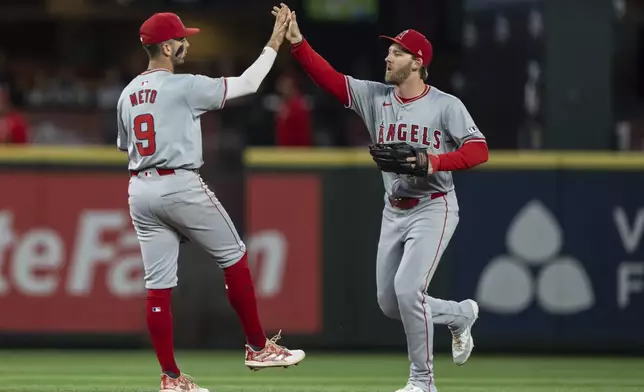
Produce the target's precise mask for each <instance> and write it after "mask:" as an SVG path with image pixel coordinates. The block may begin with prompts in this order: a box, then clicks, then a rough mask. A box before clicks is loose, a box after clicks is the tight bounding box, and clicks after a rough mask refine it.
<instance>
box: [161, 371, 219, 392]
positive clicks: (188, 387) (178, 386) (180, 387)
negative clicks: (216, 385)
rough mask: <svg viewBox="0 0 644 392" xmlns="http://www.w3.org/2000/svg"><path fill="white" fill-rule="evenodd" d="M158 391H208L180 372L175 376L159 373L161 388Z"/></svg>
mask: <svg viewBox="0 0 644 392" xmlns="http://www.w3.org/2000/svg"><path fill="white" fill-rule="evenodd" d="M159 392H210V391H208V390H207V389H206V388H201V387H200V386H199V385H197V384H195V381H194V380H193V379H192V378H191V377H190V376H188V375H187V374H181V375H180V376H179V377H177V378H172V377H170V376H168V375H167V374H162V375H161V389H160V390H159Z"/></svg>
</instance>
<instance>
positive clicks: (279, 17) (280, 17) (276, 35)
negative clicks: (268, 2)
mask: <svg viewBox="0 0 644 392" xmlns="http://www.w3.org/2000/svg"><path fill="white" fill-rule="evenodd" d="M271 13H272V14H273V15H274V16H275V25H274V26H273V34H271V39H270V40H269V41H268V46H270V47H271V48H273V49H275V51H277V50H279V47H280V46H281V45H282V42H284V36H285V34H286V31H287V30H288V26H289V21H290V19H291V10H290V9H289V8H288V7H287V6H286V4H284V3H281V4H280V7H279V8H278V7H273V11H272V12H271Z"/></svg>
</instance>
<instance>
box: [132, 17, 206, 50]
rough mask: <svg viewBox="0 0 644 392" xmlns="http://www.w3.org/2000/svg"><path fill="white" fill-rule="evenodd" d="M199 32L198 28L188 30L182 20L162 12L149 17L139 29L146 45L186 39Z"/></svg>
mask: <svg viewBox="0 0 644 392" xmlns="http://www.w3.org/2000/svg"><path fill="white" fill-rule="evenodd" d="M198 32H199V29H197V28H187V27H185V26H184V25H183V22H182V21H181V19H180V18H179V17H178V16H177V15H176V14H173V13H171V12H161V13H157V14H154V15H152V16H151V17H149V18H148V19H147V20H146V21H145V22H143V24H142V25H141V28H140V29H139V35H140V36H141V42H142V43H143V44H144V45H151V44H158V43H161V42H163V41H167V40H170V39H178V38H184V37H188V36H191V35H195V34H197V33H198Z"/></svg>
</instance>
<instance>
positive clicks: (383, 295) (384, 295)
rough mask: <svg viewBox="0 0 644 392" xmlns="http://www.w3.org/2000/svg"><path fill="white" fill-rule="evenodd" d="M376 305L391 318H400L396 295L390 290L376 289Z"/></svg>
mask: <svg viewBox="0 0 644 392" xmlns="http://www.w3.org/2000/svg"><path fill="white" fill-rule="evenodd" d="M378 306H380V310H382V313H383V314H384V315H385V316H387V317H389V318H393V319H400V310H399V309H398V301H397V300H396V295H395V294H394V293H390V292H384V291H378Z"/></svg>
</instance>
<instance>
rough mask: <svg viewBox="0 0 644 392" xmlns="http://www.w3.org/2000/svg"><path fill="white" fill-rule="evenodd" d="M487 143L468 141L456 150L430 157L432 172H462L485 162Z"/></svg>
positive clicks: (476, 140)
mask: <svg viewBox="0 0 644 392" xmlns="http://www.w3.org/2000/svg"><path fill="white" fill-rule="evenodd" d="M488 157H489V154H488V150H487V143H486V142H485V140H483V139H470V140H468V141H466V142H465V143H464V144H463V145H462V146H461V147H460V148H459V149H458V150H456V151H454V152H448V153H446V154H440V155H434V156H432V157H430V160H431V163H432V166H433V167H434V171H452V170H464V169H470V168H473V167H475V166H478V165H480V164H482V163H485V162H487V160H488Z"/></svg>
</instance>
